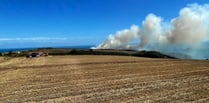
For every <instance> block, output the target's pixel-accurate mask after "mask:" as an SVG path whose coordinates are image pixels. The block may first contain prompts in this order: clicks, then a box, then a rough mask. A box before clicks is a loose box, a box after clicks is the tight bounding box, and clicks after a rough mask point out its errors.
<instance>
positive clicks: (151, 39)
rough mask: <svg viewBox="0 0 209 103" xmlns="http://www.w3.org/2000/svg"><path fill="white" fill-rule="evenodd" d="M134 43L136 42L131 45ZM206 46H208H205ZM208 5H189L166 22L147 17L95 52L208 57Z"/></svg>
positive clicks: (109, 40)
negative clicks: (134, 42)
mask: <svg viewBox="0 0 209 103" xmlns="http://www.w3.org/2000/svg"><path fill="white" fill-rule="evenodd" d="M136 40H138V41H139V43H136V44H134V45H133V44H132V45H131V42H133V41H136ZM207 44H208V45H207ZM208 46H209V4H203V5H199V4H196V3H195V4H189V5H187V6H186V7H184V8H182V9H181V10H180V12H179V16H178V17H176V18H173V19H172V20H170V21H169V22H166V21H165V20H164V19H163V18H162V17H160V16H156V15H155V14H148V16H147V17H146V18H145V20H144V21H143V22H142V27H139V26H137V25H132V26H131V27H130V29H125V30H121V31H118V32H116V34H114V35H113V34H110V35H109V37H108V38H107V39H106V40H105V41H104V42H103V43H101V44H100V45H99V46H98V47H96V48H97V49H134V50H142V49H146V50H156V51H160V52H163V53H166V54H170V55H173V56H177V57H180V58H188V57H192V58H209V53H204V52H203V50H208V51H205V52H209V48H208Z"/></svg>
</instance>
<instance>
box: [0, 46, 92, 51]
mask: <svg viewBox="0 0 209 103" xmlns="http://www.w3.org/2000/svg"><path fill="white" fill-rule="evenodd" d="M91 47H95V45H78V46H54V47H28V48H4V49H1V48H0V53H5V52H10V51H12V52H16V51H25V50H35V49H38V48H67V49H68V48H70V49H90V48H91Z"/></svg>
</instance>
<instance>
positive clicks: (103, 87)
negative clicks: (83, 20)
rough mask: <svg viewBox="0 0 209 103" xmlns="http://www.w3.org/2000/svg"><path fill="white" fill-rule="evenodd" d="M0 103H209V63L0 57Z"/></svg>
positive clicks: (120, 57)
mask: <svg viewBox="0 0 209 103" xmlns="http://www.w3.org/2000/svg"><path fill="white" fill-rule="evenodd" d="M0 102H3V103H7V102H8V103H13V102H14V103H19V102H20V103H22V102H42V103H60V102H62V103H70V102H72V103H79V102H80V103H103V102H108V103H109V102H112V103H120V102H124V103H138V102H149V103H152V102H153V103H156V102H164V103H169V102H180V103H181V102H199V103H202V102H209V61H200V60H199V61H198V60H177V59H151V58H138V57H126V56H54V57H39V58H31V59H27V58H21V57H18V58H0Z"/></svg>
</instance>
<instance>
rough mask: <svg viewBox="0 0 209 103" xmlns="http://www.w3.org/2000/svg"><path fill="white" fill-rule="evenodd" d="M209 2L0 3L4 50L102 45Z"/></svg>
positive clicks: (63, 0) (1, 0)
mask: <svg viewBox="0 0 209 103" xmlns="http://www.w3.org/2000/svg"><path fill="white" fill-rule="evenodd" d="M208 2H209V0H0V48H17V47H43V46H73V45H98V44H99V43H101V42H103V41H104V40H105V39H106V37H107V36H108V35H109V34H114V33H115V32H116V31H118V30H122V29H126V28H129V27H130V26H131V25H133V24H137V25H141V23H142V21H143V20H144V18H145V17H146V16H147V15H148V14H149V13H154V14H156V15H158V16H161V17H163V18H164V19H165V20H170V19H172V18H174V17H176V16H178V13H179V10H180V9H181V8H183V7H185V6H186V5H187V4H191V3H199V4H204V3H208Z"/></svg>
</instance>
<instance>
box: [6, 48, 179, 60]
mask: <svg viewBox="0 0 209 103" xmlns="http://www.w3.org/2000/svg"><path fill="white" fill-rule="evenodd" d="M32 52H47V53H49V55H118V56H136V57H148V58H170V59H175V57H172V56H169V55H165V54H162V53H160V52H157V51H134V50H114V49H66V48H39V49H34V50H26V51H22V52H20V53H17V52H9V53H8V54H6V55H5V56H11V57H20V56H26V55H27V54H30V53H32Z"/></svg>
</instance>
